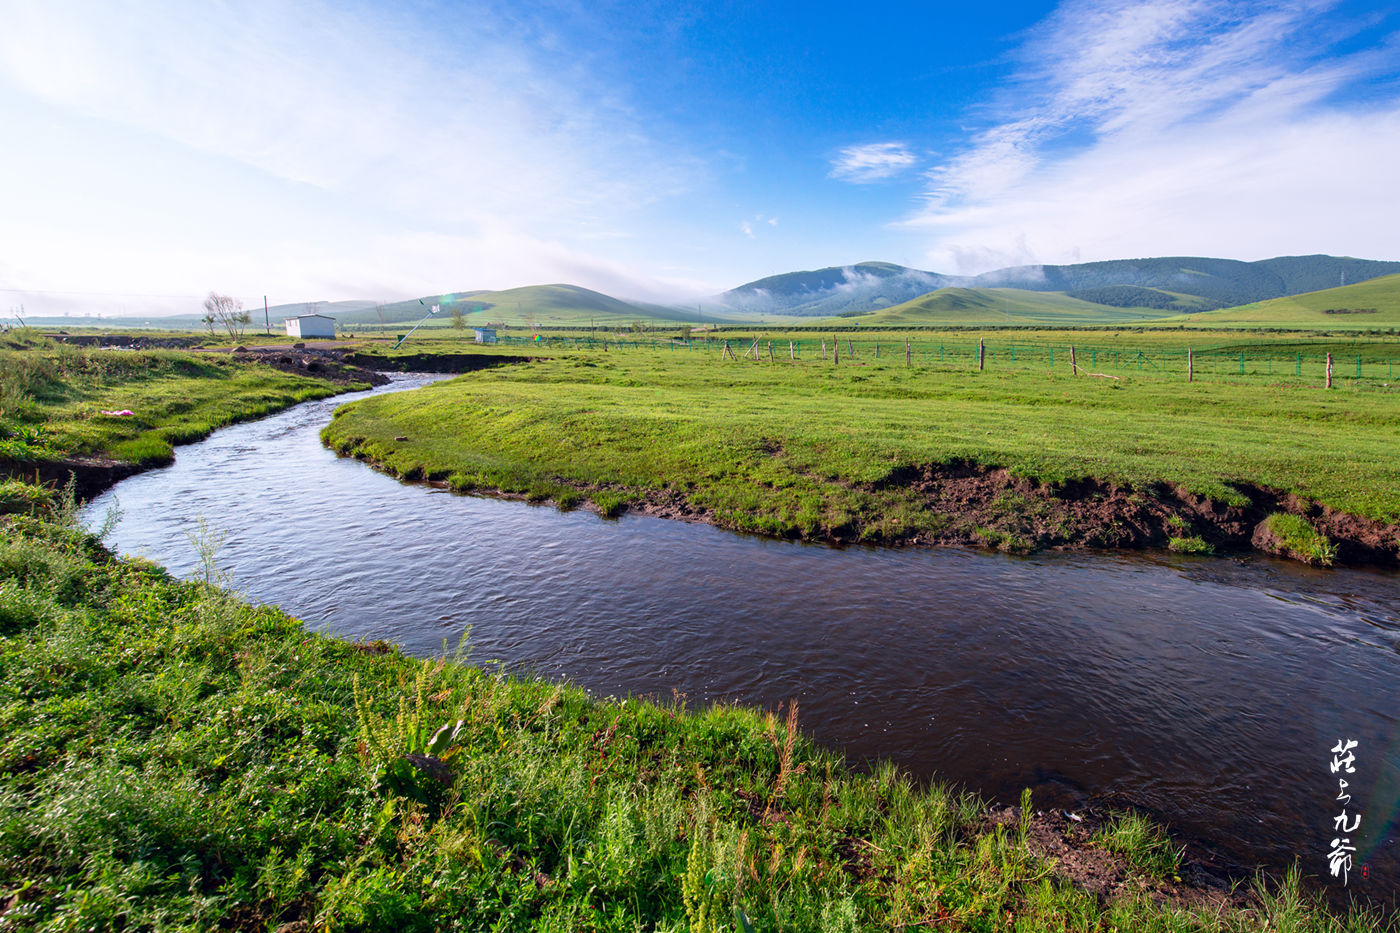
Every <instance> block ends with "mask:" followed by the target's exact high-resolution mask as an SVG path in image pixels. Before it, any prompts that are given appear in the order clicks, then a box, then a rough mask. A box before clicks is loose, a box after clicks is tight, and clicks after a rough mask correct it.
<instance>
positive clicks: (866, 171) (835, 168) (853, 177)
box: [827, 143, 918, 185]
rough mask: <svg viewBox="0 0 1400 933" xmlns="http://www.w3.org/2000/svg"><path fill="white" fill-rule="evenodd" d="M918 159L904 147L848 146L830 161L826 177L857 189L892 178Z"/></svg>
mask: <svg viewBox="0 0 1400 933" xmlns="http://www.w3.org/2000/svg"><path fill="white" fill-rule="evenodd" d="M917 161H918V159H917V158H916V157H915V156H914V153H912V152H910V151H909V148H908V147H907V146H905V145H904V144H903V143H870V144H868V145H864V146H847V147H846V148H845V149H842V150H841V151H840V152H839V153H838V154H837V156H836V158H834V159H832V160H831V171H830V172H828V173H827V177H829V178H836V179H839V180H841V181H849V182H852V183H854V184H858V185H865V184H870V183H871V182H876V181H884V180H885V179H887V178H893V177H895V176H896V175H898V174H900V173H901V172H903V171H905V170H906V169H908V168H910V167H912V166H913V165H914V163H915V162H917Z"/></svg>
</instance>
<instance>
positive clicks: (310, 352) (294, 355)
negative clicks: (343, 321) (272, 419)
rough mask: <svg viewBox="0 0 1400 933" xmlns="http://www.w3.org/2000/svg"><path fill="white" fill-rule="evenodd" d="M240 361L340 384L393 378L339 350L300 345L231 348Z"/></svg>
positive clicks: (375, 382) (385, 381) (381, 382)
mask: <svg viewBox="0 0 1400 933" xmlns="http://www.w3.org/2000/svg"><path fill="white" fill-rule="evenodd" d="M230 352H231V354H232V356H233V358H234V359H236V360H244V361H248V362H255V363H261V364H263V365H264V366H271V367H272V368H273V369H280V370H281V371H282V372H284V373H292V374H294V375H297V376H310V377H311V378H313V379H324V380H326V381H328V382H334V383H335V384H337V385H350V384H351V383H368V384H369V385H372V386H382V385H386V384H388V382H389V377H388V376H386V375H384V373H382V372H380V371H379V370H378V369H371V368H369V367H365V366H360V365H358V364H355V363H350V362H347V361H346V359H345V357H346V354H345V353H344V352H342V351H339V350H320V349H305V348H296V347H254V348H251V349H250V348H248V347H235V348H234V349H233V350H232V351H230Z"/></svg>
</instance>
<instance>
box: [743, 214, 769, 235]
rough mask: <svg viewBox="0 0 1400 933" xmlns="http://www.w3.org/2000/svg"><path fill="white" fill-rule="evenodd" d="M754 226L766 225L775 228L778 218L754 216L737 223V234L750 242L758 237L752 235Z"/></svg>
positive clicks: (761, 215)
mask: <svg viewBox="0 0 1400 933" xmlns="http://www.w3.org/2000/svg"><path fill="white" fill-rule="evenodd" d="M755 224H767V225H768V226H770V227H776V226H777V225H778V218H776V217H769V216H767V215H766V214H755V215H754V216H753V218H752V219H749V220H741V221H739V232H740V233H742V234H743V235H744V236H746V237H748V238H749V239H750V240H756V239H758V236H757V234H755V233H754V225H755Z"/></svg>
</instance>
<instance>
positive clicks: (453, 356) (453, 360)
mask: <svg viewBox="0 0 1400 933" xmlns="http://www.w3.org/2000/svg"><path fill="white" fill-rule="evenodd" d="M328 352H329V351H328ZM339 358H340V359H341V361H343V362H344V363H347V364H349V365H351V366H359V367H362V368H364V369H372V370H375V371H391V372H401V373H408V372H413V373H470V372H476V371H477V370H478V369H487V368H489V367H492V366H505V365H507V364H509V363H529V362H533V360H534V357H529V356H505V355H502V354H496V353H417V354H409V355H406V356H378V355H376V354H373V353H363V352H361V353H342V354H340V356H339Z"/></svg>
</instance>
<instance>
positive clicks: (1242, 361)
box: [1240, 350, 1244, 376]
mask: <svg viewBox="0 0 1400 933" xmlns="http://www.w3.org/2000/svg"><path fill="white" fill-rule="evenodd" d="M1240 375H1241V376H1243V375H1244V351H1243V350H1241V351H1240Z"/></svg>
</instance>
